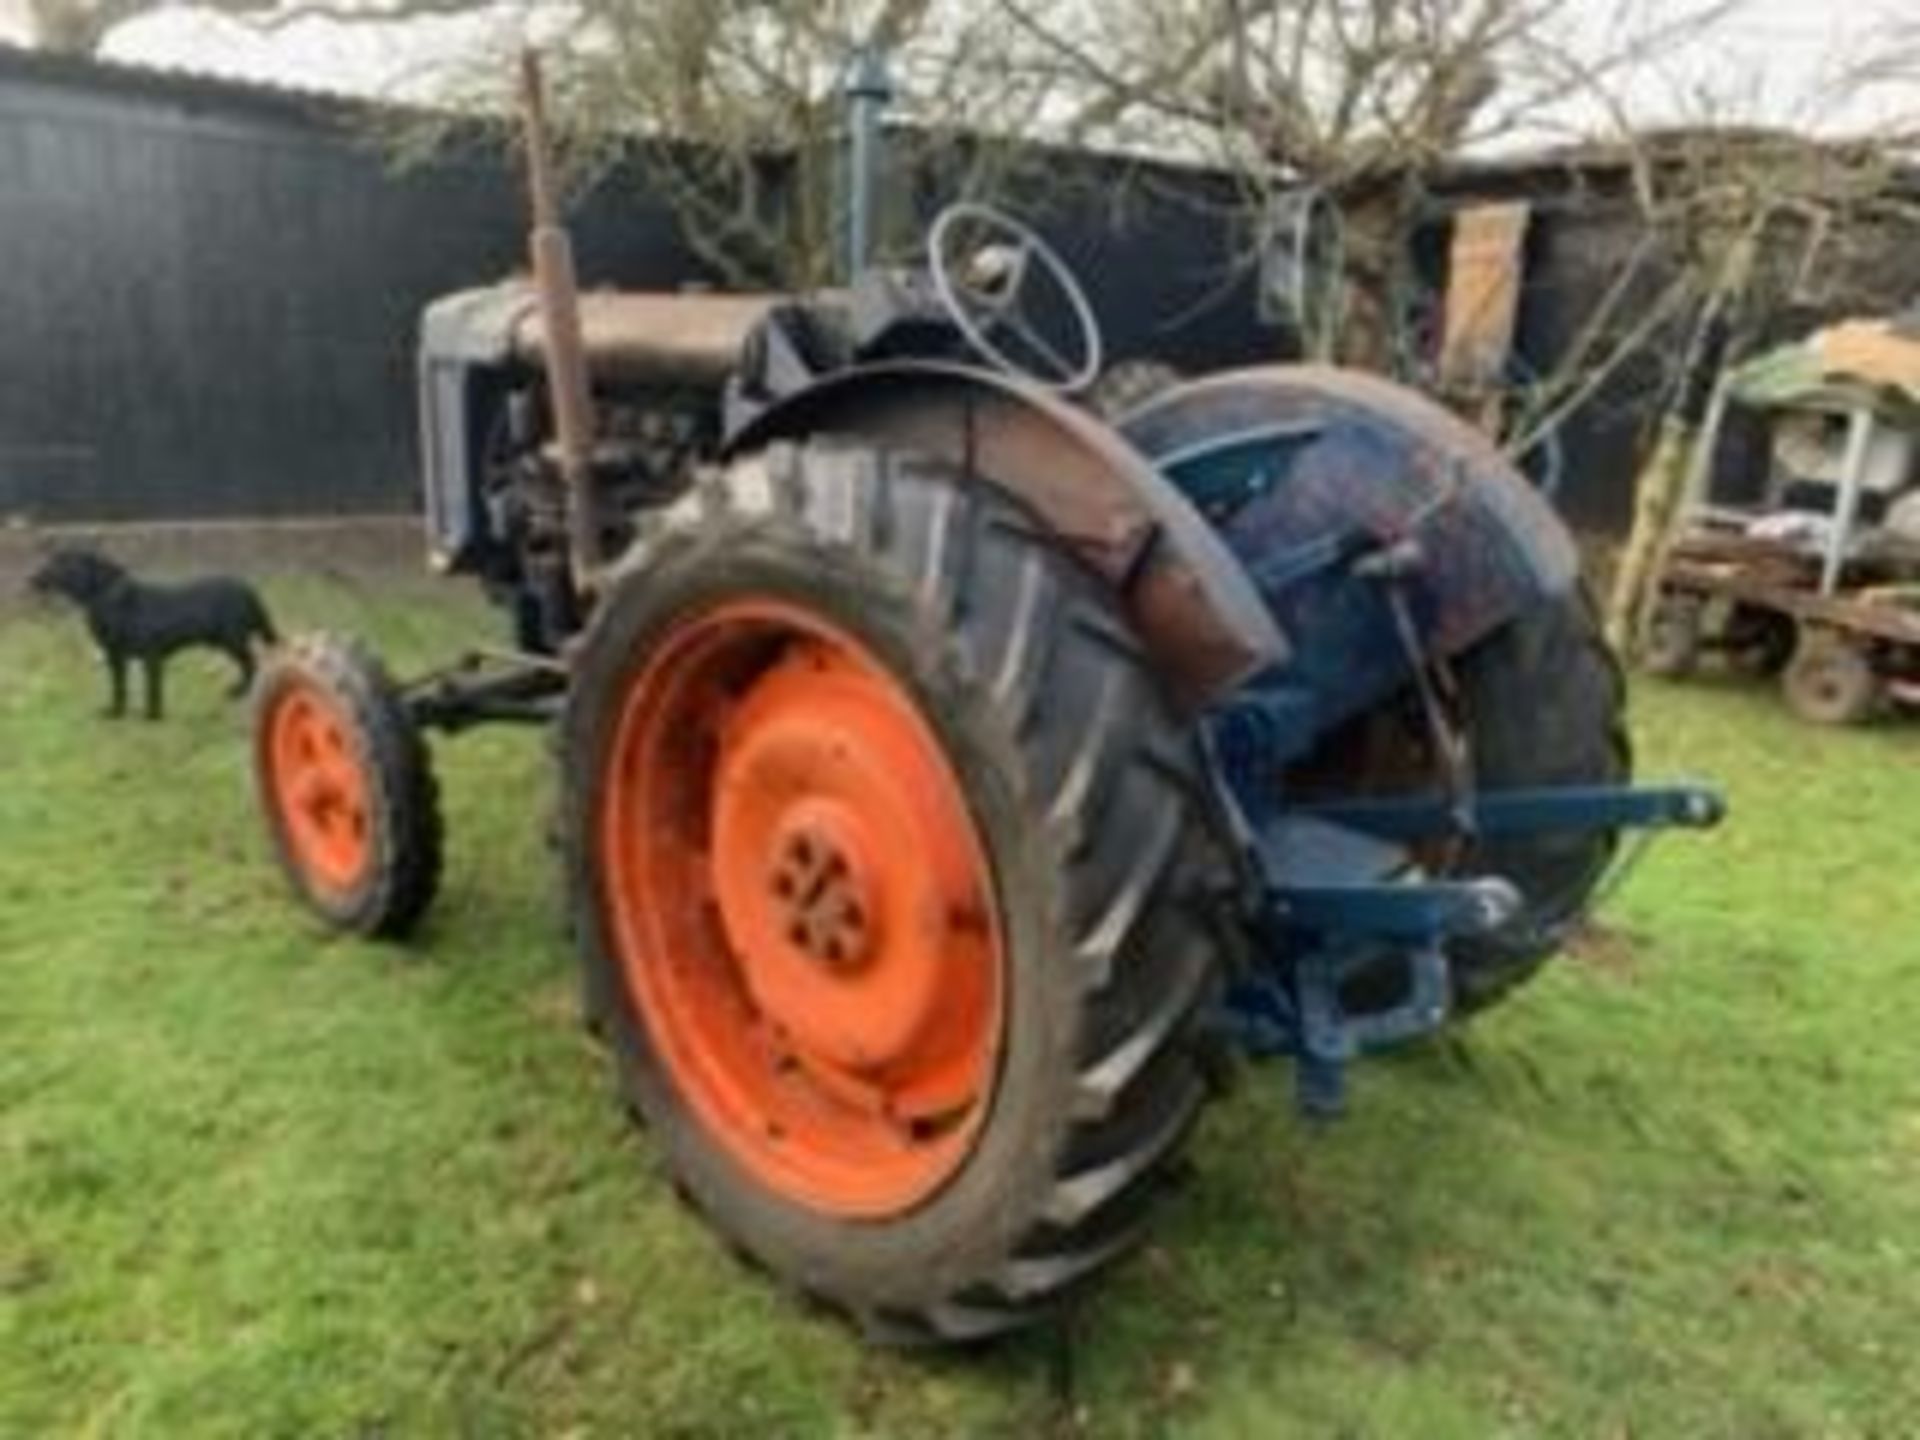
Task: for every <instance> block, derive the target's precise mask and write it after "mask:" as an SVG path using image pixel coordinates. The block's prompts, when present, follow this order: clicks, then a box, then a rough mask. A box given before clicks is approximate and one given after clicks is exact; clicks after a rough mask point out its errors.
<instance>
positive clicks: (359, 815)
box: [267, 686, 372, 892]
mask: <svg viewBox="0 0 1920 1440" xmlns="http://www.w3.org/2000/svg"><path fill="white" fill-rule="evenodd" d="M267 744H268V747H269V749H268V761H269V766H270V770H269V774H270V776H271V780H272V787H273V796H274V800H275V803H276V805H277V807H278V809H279V811H280V817H281V823H282V826H283V828H284V831H285V834H286V837H287V841H288V845H289V847H290V849H291V851H292V853H293V855H294V856H295V858H296V859H297V860H298V862H299V864H300V866H301V868H302V869H303V870H304V871H305V872H306V873H307V875H308V876H309V877H310V878H311V879H312V880H313V882H314V883H315V884H317V885H319V886H320V887H322V888H323V889H326V890H331V891H335V892H339V891H346V890H350V889H351V888H352V887H353V886H354V885H356V884H358V883H359V881H360V880H361V879H362V877H363V876H364V875H365V873H366V870H367V867H368V865H369V864H370V863H371V856H372V851H371V841H370V834H369V826H368V820H367V786H366V779H365V777H364V775H363V774H362V773H361V764H360V760H359V758H358V757H357V756H356V755H355V754H354V752H353V747H352V746H351V745H350V744H349V743H348V740H347V734H346V726H345V723H344V721H343V720H342V719H341V717H340V715H339V714H338V712H337V711H336V710H335V708H334V706H333V704H332V702H331V701H329V700H328V699H327V698H326V697H324V696H323V695H321V694H320V693H319V692H318V691H317V690H314V689H312V688H311V687H308V686H295V687H292V688H290V689H289V690H288V691H287V693H286V694H285V695H284V696H283V697H282V698H281V699H280V700H279V702H278V703H277V705H276V706H275V708H274V711H273V714H272V716H271V718H270V720H269V722H268V726H267Z"/></svg>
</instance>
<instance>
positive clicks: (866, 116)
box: [843, 45, 893, 284]
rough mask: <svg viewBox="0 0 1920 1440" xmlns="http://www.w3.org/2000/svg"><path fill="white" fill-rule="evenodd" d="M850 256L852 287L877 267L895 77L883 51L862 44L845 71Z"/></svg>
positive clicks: (848, 273)
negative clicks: (886, 121)
mask: <svg viewBox="0 0 1920 1440" xmlns="http://www.w3.org/2000/svg"><path fill="white" fill-rule="evenodd" d="M846 97H847V257H846V272H847V273H846V275H845V276H844V277H843V278H844V279H845V280H846V282H847V283H848V284H851V283H852V282H853V281H854V280H856V279H858V278H859V276H860V272H861V271H863V270H865V269H866V268H867V266H868V265H870V264H872V263H873V248H874V237H875V232H876V231H877V229H878V224H877V221H878V216H877V213H876V211H877V207H878V204H879V197H880V194H881V177H880V167H881V165H882V163H883V161H884V158H885V157H884V146H885V137H884V135H883V134H882V132H881V120H882V117H883V116H884V115H885V114H886V109H887V106H888V104H889V103H891V101H892V100H893V79H892V77H891V76H890V75H888V73H887V59H886V54H885V52H883V51H881V50H880V49H878V48H876V47H874V46H870V45H863V46H862V47H861V48H860V49H859V50H858V51H857V52H855V54H854V57H853V64H852V66H851V67H850V68H849V70H848V72H847V84H846Z"/></svg>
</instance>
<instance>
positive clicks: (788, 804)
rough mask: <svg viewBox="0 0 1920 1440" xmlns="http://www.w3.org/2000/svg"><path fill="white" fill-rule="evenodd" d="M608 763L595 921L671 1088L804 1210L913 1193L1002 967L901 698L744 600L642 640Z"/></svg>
mask: <svg viewBox="0 0 1920 1440" xmlns="http://www.w3.org/2000/svg"><path fill="white" fill-rule="evenodd" d="M604 774H605V776H606V793H605V798H604V801H603V804H604V807H605V808H604V811H603V814H604V821H603V824H604V827H605V828H604V832H603V833H604V835H605V844H606V846H607V862H608V863H607V866H606V873H607V876H608V880H607V884H608V886H609V890H608V902H609V909H610V911H611V918H612V920H613V922H614V925H615V927H616V930H617V931H618V939H619V944H620V949H621V952H622V963H623V966H624V968H625V970H626V974H627V978H628V983H629V985H630V987H631V989H632V992H633V995H634V998H635V1000H636V1001H637V1002H638V1006H639V1009H640V1011H641V1012H642V1015H643V1018H644V1019H645V1021H646V1025H647V1031H648V1035H649V1037H650V1040H651V1041H652V1043H653V1044H654V1045H655V1046H656V1048H657V1049H658V1051H659V1052H660V1054H661V1058H662V1060H663V1062H664V1064H665V1067H666V1069H667V1070H668V1072H669V1073H670V1074H671V1076H672V1078H673V1082H674V1084H675V1086H676V1088H677V1089H678V1090H679V1092H680V1093H681V1094H682V1095H683V1096H684V1098H685V1100H686V1101H687V1103H688V1104H689V1105H690V1106H691V1107H692V1108H693V1109H694V1110H695V1111H696V1112H698V1113H699V1114H700V1116H701V1118H702V1120H703V1122H704V1123H705V1125H706V1126H707V1128H708V1129H709V1130H710V1132H711V1133H712V1134H713V1135H714V1137H715V1138H716V1139H718V1140H719V1141H721V1142H722V1143H723V1144H724V1145H726V1147H727V1148H728V1149H729V1150H730V1151H731V1152H732V1153H733V1154H734V1156H735V1158H736V1159H738V1160H740V1161H741V1162H742V1163H743V1164H745V1165H746V1166H747V1167H748V1168H749V1169H751V1170H753V1171H754V1172H755V1173H756V1174H757V1175H758V1176H759V1177H760V1178H761V1180H762V1181H763V1182H764V1183H766V1184H768V1185H770V1186H772V1187H774V1188H776V1189H778V1190H780V1191H781V1192H782V1193H785V1194H787V1195H788V1196H790V1197H792V1198H794V1199H796V1200H800V1201H802V1202H804V1203H806V1204H808V1205H810V1206H813V1207H814V1208H818V1209H821V1210H824V1211H827V1212H829V1213H835V1214H842V1215H859V1216H876V1215H885V1214H892V1213H897V1212H898V1211H900V1210H902V1209H905V1208H908V1207H910V1206H911V1205H914V1204H917V1203H918V1202H919V1201H920V1200H921V1199H923V1198H924V1197H925V1196H927V1195H928V1194H930V1193H931V1192H932V1191H933V1190H934V1189H935V1188H937V1187H938V1186H939V1185H940V1184H941V1183H943V1182H944V1181H945V1180H946V1179H947V1178H948V1177H949V1176H950V1175H951V1174H952V1173H953V1172H954V1171H955V1170H956V1169H957V1168H958V1166H959V1164H960V1163H961V1161H962V1160H963V1159H964V1158H965V1156H966V1154H967V1153H968V1150H969V1148H970V1146H971V1143H972V1136H973V1134H974V1132H975V1130H976V1129H977V1127H978V1125H979V1124H980V1123H981V1121H982V1119H983V1118H984V1115H985V1112H986V1108H987V1103H988V1100H989V1098H990V1095H991V1092H992V1089H993V1086H994V1078H995V1071H996V1061H997V1055H998V1049H999V1030H1000V1023H1001V1021H1000V1009H1001V986H1002V976H1001V968H1002V965H1003V963H1004V962H1003V958H1002V956H1001V953H1000V941H999V937H998V927H997V924H996V922H995V919H994V913H995V912H994V904H993V900H992V882H991V875H990V873H989V871H988V869H987V867H986V865H985V864H984V862H983V859H982V855H981V849H980V846H979V842H978V839H977V836H976V833H975V829H974V825H973V821H972V817H971V815H970V814H969V812H968V809H967V806H966V803H965V801H964V799H963V798H962V795H961V792H960V788H959V785H958V783H957V781H956V779H955V777H954V775H953V773H952V771H951V769H950V768H949V765H948V763H947V760H946V757H945V753H944V751H943V750H942V748H941V745H940V742H939V741H938V739H937V738H936V737H935V735H934V733H933V732H932V730H931V729H930V728H929V727H928V725H927V723H926V722H925V721H924V720H923V719H922V718H921V715H920V713H919V711H918V709H917V707H916V705H915V702H914V700H913V699H912V697H911V696H910V695H909V694H908V693H907V691H906V690H905V689H904V688H903V687H902V685H901V684H900V682H899V681H898V680H896V679H895V678H894V677H893V675H892V673H891V672H889V671H888V670H886V669H885V668H884V667H882V666H881V665H880V664H878V663H877V662H876V661H874V660H873V659H872V658H871V656H870V655H869V654H868V652H867V651H866V650H865V649H864V648H863V647H861V646H860V645H859V644H858V643H857V642H855V641H853V640H852V639H851V638H850V637H848V636H846V635H845V634H844V633H843V632H841V631H839V630H838V629H836V628H835V627H832V626H830V625H828V624H827V623H826V622H824V621H822V620H820V619H819V618H817V617H815V616H813V615H811V614H809V613H806V612H803V611H799V610H796V609H794V608H792V607H788V606H785V605H782V604H779V603H778V602H773V601H765V602H761V601H754V602H737V603H735V604H732V605H728V606H725V607H721V608H720V609H719V610H718V611H716V612H712V613H708V614H705V615H702V616H700V617H697V618H694V619H690V620H688V621H686V622H683V624H682V625H681V626H678V627H676V628H675V629H674V630H673V631H670V632H669V634H668V636H667V637H666V638H665V639H663V640H661V641H660V642H658V644H657V645H656V646H655V647H654V651H653V654H652V657H651V658H650V660H649V661H648V663H647V664H646V665H645V666H644V667H643V668H642V671H641V673H640V674H638V675H637V676H636V677H635V679H634V681H633V682H632V688H631V689H630V691H629V692H628V698H627V702H626V706H625V709H624V712H623V716H622V720H621V723H620V727H619V730H618V732H617V734H616V736H615V740H614V750H613V754H612V755H611V756H610V757H609V765H608V768H607V770H606V771H605V772H604Z"/></svg>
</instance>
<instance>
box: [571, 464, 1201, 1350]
mask: <svg viewBox="0 0 1920 1440" xmlns="http://www.w3.org/2000/svg"><path fill="white" fill-rule="evenodd" d="M577 660H578V663H577V669H576V682H575V685H574V688H573V691H572V694H571V696H570V699H569V705H568V710H567V714H566V718H565V722H564V729H563V735H562V741H563V743H562V757H563V764H564V767H565V771H566V776H565V781H566V785H565V789H566V796H567V803H566V809H565V812H564V813H565V829H566V848H567V853H568V863H569V871H570V877H571V881H572V884H573V887H574V888H573V893H574V909H575V914H576V917H577V920H578V925H577V930H578V933H579V936H580V943H581V949H582V958H583V962H584V983H585V999H586V1004H587V1007H588V1014H589V1020H590V1022H592V1023H594V1024H595V1025H596V1026H597V1028H599V1029H600V1030H601V1031H602V1033H604V1034H605V1035H606V1036H607V1037H608V1039H609V1041H610V1043H611V1048H612V1050H613V1054H614V1059H615V1063H616V1065H617V1067H618V1070H619V1074H620V1078H621V1081H622V1086H623V1089H624V1090H625V1092H626V1095H627V1097H628V1100H629V1102H630V1104H631V1106H632V1107H633V1108H634V1109H635V1110H636V1111H637V1112H638V1113H639V1115H640V1116H641V1118H643V1119H644V1120H645V1121H646V1122H647V1123H648V1124H649V1126H650V1127H651V1129H652V1130H653V1131H654V1133H655V1134H656V1136H657V1137H658V1140H659V1143H660V1145H661V1147H662V1149H663V1151H664V1153H665V1157H666V1162H667V1164H668V1166H669V1167H670V1169H671V1170H672V1172H673V1174H674V1176H675V1178H676V1180H677V1181H678V1183H679V1186H680V1188H681V1190H682V1192H683V1194H684V1195H686V1196H687V1197H688V1198H689V1199H690V1200H691V1201H692V1202H693V1203H694V1204H695V1205H696V1206H697V1207H698V1208H699V1209H700V1210H702V1211H703V1212H704V1213H705V1214H706V1216H707V1217H708V1218H709V1220H710V1221H711V1223H713V1224H714V1225H715V1226H716V1227H717V1228H718V1229H719V1230H720V1231H721V1232H722V1233H723V1234H724V1235H726V1236H727V1237H728V1238H729V1239H730V1240H731V1241H732V1242H734V1243H735V1244H737V1245H738V1246H739V1247H741V1248H742V1249H744V1250H745V1251H746V1252H747V1253H748V1254H749V1255H750V1256H751V1257H753V1258H755V1259H756V1260H758V1261H759V1262H760V1263H762V1264H764V1265H765V1266H767V1267H768V1268H769V1269H771V1270H772V1271H773V1272H774V1273H775V1274H776V1275H778V1276H779V1277H781V1278H782V1279H783V1280H784V1281H785V1282H787V1283H789V1284H791V1285H792V1286H794V1287H795V1288H796V1289H797V1290H799V1291H801V1292H803V1293H805V1294H807V1295H809V1296H811V1297H813V1298H815V1299H818V1300H821V1301H824V1302H825V1303H827V1304H829V1305H831V1306H833V1307H834V1308H836V1309H839V1310H841V1311H843V1312H846V1313H848V1314H850V1315H852V1316H853V1317H854V1318H855V1319H856V1320H858V1321H859V1322H860V1323H861V1324H863V1325H864V1326H865V1327H866V1328H867V1330H868V1331H869V1333H870V1334H872V1335H874V1336H876V1337H878V1338H881V1339H889V1340H894V1341H898V1342H902V1343H938V1342H964V1341H972V1340H977V1339H982V1338H984V1337H987V1336H991V1335H994V1334H997V1333H1000V1332H1003V1331H1007V1330H1011V1329H1014V1328H1016V1327H1019V1326H1022V1325H1025V1324H1028V1323H1030V1322H1032V1321H1033V1320H1035V1319H1036V1318H1038V1317H1039V1316H1041V1315H1042V1314H1044V1313H1045V1312H1046V1311H1047V1310H1048V1308H1050V1307H1051V1306H1052V1305H1054V1304H1056V1303H1057V1302H1059V1301H1060V1300H1061V1299H1063V1298H1064V1297H1065V1296H1067V1295H1068V1294H1069V1293H1071V1292H1072V1291H1074V1290H1076V1289H1078V1288H1079V1286H1080V1285H1081V1284H1082V1282H1084V1281H1085V1280H1087V1279H1089V1278H1090V1277H1091V1276H1092V1275H1093V1274H1095V1273H1096V1272H1098V1271H1099V1270H1101V1269H1102V1268H1103V1267H1104V1266H1105V1265H1106V1264H1107V1263H1108V1262H1110V1261H1111V1260H1113V1259H1114V1258H1115V1257H1117V1256H1118V1255H1119V1254H1120V1253H1121V1252H1122V1251H1123V1250H1125V1249H1126V1248H1127V1247H1128V1246H1129V1245H1130V1244H1131V1243H1132V1242H1133V1241H1134V1240H1136V1239H1137V1238H1138V1237H1139V1236H1140V1234H1141V1232H1142V1226H1143V1223H1144V1220H1145V1213H1144V1206H1145V1202H1146V1201H1148V1199H1149V1198H1150V1196H1151V1195H1152V1193H1153V1192H1154V1191H1155V1190H1156V1189H1158V1188H1159V1186H1158V1183H1157V1182H1158V1181H1159V1180H1160V1179H1161V1178H1162V1177H1163V1175H1164V1173H1165V1171H1166V1170H1167V1168H1168V1165H1169V1162H1170V1161H1171V1160H1172V1159H1173V1157H1174V1155H1175V1154H1176V1152H1177V1151H1178V1150H1179V1149H1180V1148H1181V1146H1182V1144H1183V1142H1184V1140H1185V1138H1186V1136H1187V1134H1188V1131H1189V1130H1190V1128H1191V1126H1192V1124H1193V1122H1194V1120H1195V1118H1196V1116H1197V1115H1198V1114H1199V1112H1200V1109H1201V1106H1202V1103H1203V1101H1204V1100H1205V1099H1206V1097H1207V1094H1208V1086H1207V1084H1206V1083H1205V1079H1204V1076H1205V1075H1206V1074H1207V1073H1208V1067H1207V1066H1206V1064H1205V1063H1204V1062H1205V1060H1206V1059H1207V1057H1206V1056H1205V1055H1203V1053H1202V1046H1203V1032H1202V1026H1201V1020H1202V1017H1203V1014H1204V1012H1205V1011H1206V1010H1207V1009H1208V1008H1209V1004H1210V1001H1211V1000H1212V998H1213V997H1214V995H1215V993H1216V987H1217V984H1218V980H1219V975H1220V961H1219V948H1218V944H1217V941H1216V936H1215V933H1214V930H1213V928H1212V922H1211V920H1210V917H1209V910H1210V907H1209V906H1208V904H1207V900H1208V897H1209V896H1211V895H1214V893H1215V890H1216V888H1217V886H1218V884H1219V881H1220V876H1219V873H1218V871H1217V870H1216V868H1215V867H1216V859H1215V857H1216V855H1217V854H1218V851H1217V849H1216V847H1215V845H1214V843H1213V840H1212V832H1211V829H1210V828H1209V825H1208V822H1207V820H1206V818H1205V817H1206V816H1207V815H1208V814H1209V813H1210V812H1208V811H1207V810H1206V808H1205V805H1204V797H1205V794H1206V792H1205V789H1204V785H1203V780H1202V773H1201V770H1200V768H1199V760H1198V756H1197V753H1196V742H1195V739H1194V737H1193V735H1192V734H1191V733H1190V731H1189V730H1188V728H1187V727H1185V726H1183V725H1181V724H1180V723H1179V722H1178V721H1177V720H1176V719H1175V718H1174V717H1173V716H1172V715H1171V714H1170V713H1169V711H1168V709H1167V707H1166V705H1165V704H1164V702H1163V700H1162V698H1161V694H1160V691H1159V687H1158V685H1157V684H1156V683H1155V677H1154V675H1153V672H1152V670H1151V668H1150V667H1149V665H1148V663H1147V661H1146V659H1145V658H1144V657H1143V655H1142V654H1141V652H1140V650H1139V649H1138V647H1137V646H1136V645H1135V643H1134V641H1133V639H1132V638H1131V636H1130V634H1129V632H1128V631H1127V629H1126V627H1125V626H1124V624H1123V623H1122V622H1121V620H1120V619H1119V618H1118V617H1117V613H1116V610H1115V607H1114V605H1113V604H1112V603H1111V601H1110V600H1109V598H1108V597H1107V595H1106V594H1105V593H1104V592H1103V591H1102V589H1101V588H1100V587H1099V586H1098V584H1097V583H1096V582H1095V581H1093V580H1092V579H1091V577H1090V576H1089V575H1087V574H1086V573H1084V572H1083V571H1082V570H1081V569H1080V568H1079V566H1078V564H1077V563H1076V562H1075V561H1074V560H1072V559H1071V558H1070V557H1069V556H1068V555H1067V554H1066V553H1065V552H1064V551H1063V550H1062V549H1061V547H1060V546H1059V545H1058V544H1057V543H1055V542H1054V541H1052V540H1051V539H1049V538H1048V537H1047V536H1046V535H1045V534H1044V532H1043V531H1042V530H1041V528H1040V527H1039V526H1038V525H1036V524H1035V523H1034V522H1033V521H1032V520H1031V519H1029V518H1028V517H1027V516H1026V515H1024V514H1023V513H1022V512H1020V511H1018V510H1017V509H1016V508H1014V507H1013V506H1012V505H1010V504H1009V503H1008V502H1007V501H1005V500H1004V499H1002V498H1001V497H999V496H998V495H997V494H995V493H994V492H992V491H991V490H989V489H988V488H987V487H985V486H983V485H981V484H980V483H978V482H976V481H969V480H967V479H966V478H965V477H962V476H959V475H955V474H951V473H948V472H947V471H945V470H943V469H941V468H940V467H937V466H934V465H931V464H928V463H923V462H921V461H918V460H915V459H910V458H907V457H903V456H897V455H886V454H881V453H877V452H874V451H872V450H867V449H863V448H857V447H855V446H853V445H852V444H851V443H849V444H846V445H832V444H826V443H821V442H814V443H811V444H809V445H807V446H805V447H803V448H796V447H792V446H784V445H783V446H776V447H774V448H773V449H772V450H770V451H768V452H766V453H765V454H763V455H754V456H749V457H746V458H744V459H741V460H739V461H737V462H735V463H734V464H733V465H732V466H731V467H730V468H728V469H726V470H724V471H716V472H712V473H709V474H708V475H706V476H704V477H703V478H702V479H701V480H700V481H699V482H698V483H697V485H696V487H695V489H694V490H693V491H692V492H691V493H690V494H689V495H688V496H687V497H686V498H684V499H683V500H682V501H680V502H678V503H676V504H675V505H674V506H673V507H671V508H670V509H668V510H667V511H665V512H663V513H662V514H660V515H658V516H656V517H653V518H652V519H650V520H649V521H648V522H646V526H645V528H643V530H642V532H641V535H640V537H639V539H638V541H637V543H636V545H635V548H634V551H633V552H632V554H631V555H630V556H629V557H628V559H627V560H626V561H624V562H623V563H622V565H621V566H620V568H619V569H618V570H617V571H616V572H615V574H614V575H613V576H612V577H611V578H610V580H609V582H608V583H607V585H606V586H605V587H604V589H603V592H602V596H601V600H600V603H599V607H598V610H597V613H596V615H595V617H594V621H593V624H592V627H591V628H590V630H589V632H588V633H587V635H586V636H585V637H584V639H583V643H582V645H581V648H580V651H579V654H578V657H577Z"/></svg>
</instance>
